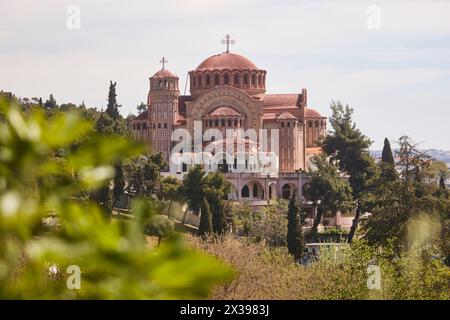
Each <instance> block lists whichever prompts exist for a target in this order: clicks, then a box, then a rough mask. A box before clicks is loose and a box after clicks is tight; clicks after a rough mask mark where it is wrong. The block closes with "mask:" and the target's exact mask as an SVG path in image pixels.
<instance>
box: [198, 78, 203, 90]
mask: <svg viewBox="0 0 450 320" xmlns="http://www.w3.org/2000/svg"><path fill="white" fill-rule="evenodd" d="M198 86H199V87H201V86H202V76H198Z"/></svg>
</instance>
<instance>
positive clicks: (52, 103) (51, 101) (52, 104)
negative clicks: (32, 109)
mask: <svg viewBox="0 0 450 320" xmlns="http://www.w3.org/2000/svg"><path fill="white" fill-rule="evenodd" d="M44 107H45V109H47V110H54V109H56V108H58V104H57V103H56V100H55V98H54V97H53V95H52V94H51V95H50V97H49V98H48V99H47V101H45V103H44Z"/></svg>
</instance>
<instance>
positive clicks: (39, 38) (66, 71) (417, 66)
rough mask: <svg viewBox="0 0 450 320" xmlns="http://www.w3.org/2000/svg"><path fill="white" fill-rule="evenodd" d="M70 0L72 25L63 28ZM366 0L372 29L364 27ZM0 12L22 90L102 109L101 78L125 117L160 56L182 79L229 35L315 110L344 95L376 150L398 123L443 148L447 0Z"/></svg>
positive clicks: (2, 63) (109, 3) (3, 81)
mask: <svg viewBox="0 0 450 320" xmlns="http://www.w3.org/2000/svg"><path fill="white" fill-rule="evenodd" d="M71 4H74V5H78V6H79V7H80V9H81V29H80V30H69V29H67V27H66V19H67V13H66V10H67V7H68V6H69V5H71ZM369 5H377V6H379V8H380V9H381V29H380V30H370V29H368V28H367V26H366V20H367V18H368V14H367V13H366V9H367V7H368V6H369ZM0 14H1V19H0V89H2V90H6V91H12V92H14V93H16V94H17V95H19V96H22V97H25V96H27V97H33V96H42V97H48V95H49V94H50V93H53V94H54V96H55V98H56V99H57V101H58V102H60V103H62V102H75V103H81V101H83V100H84V101H85V103H86V104H87V105H88V106H97V107H99V108H101V107H104V106H105V104H106V96H107V89H108V84H109V80H110V79H111V80H114V81H117V83H118V85H117V91H118V100H119V103H120V104H122V105H123V108H122V110H121V112H122V114H124V115H127V114H128V113H129V112H135V107H136V105H137V104H139V103H140V102H141V101H145V100H146V96H147V91H148V77H149V76H151V75H152V74H153V73H155V72H156V71H157V70H158V69H159V68H160V64H159V60H160V58H161V56H165V57H167V59H168V60H169V63H168V65H167V66H168V68H169V69H170V70H171V71H172V72H174V73H176V74H178V76H179V77H180V87H182V88H184V84H185V79H186V74H187V72H188V71H189V70H192V69H195V67H196V66H197V65H198V64H199V63H200V62H201V61H202V60H204V59H205V58H207V57H208V56H210V55H212V54H216V53H220V52H222V51H223V50H224V48H223V46H222V45H221V43H220V40H221V39H222V38H223V36H224V35H225V34H226V33H230V34H231V35H232V37H233V38H234V39H236V45H234V46H233V47H232V51H233V52H236V53H240V54H243V55H245V56H247V57H248V58H249V59H250V60H252V61H253V62H254V63H255V64H256V65H257V66H258V67H260V68H263V69H265V70H267V74H268V75H267V83H266V84H267V89H268V92H270V93H293V92H300V90H301V88H307V89H308V94H309V97H308V98H309V105H310V106H311V107H314V108H316V109H317V110H319V111H320V112H321V113H323V114H324V115H329V102H330V101H331V100H333V99H335V100H341V101H342V102H344V103H349V104H350V105H351V106H352V107H353V108H354V109H355V120H356V121H357V124H358V126H359V127H360V128H361V129H362V130H363V132H365V133H366V134H367V135H368V136H370V137H371V138H372V139H373V140H374V141H375V143H374V146H373V147H374V148H380V147H381V145H382V141H383V139H384V137H385V136H387V137H389V138H390V139H393V140H394V139H396V138H398V137H399V136H400V135H401V134H403V133H407V134H409V135H411V136H412V137H413V138H414V139H415V140H417V141H422V142H423V147H426V148H439V149H446V150H450V139H449V136H450V130H449V122H450V121H449V119H450V1H431V0H422V1H414V0H411V1H406V0H396V1H392V0H387V1H376V0H372V1H365V0H345V1H338V0H330V1H319V0H311V1H293V0H292V1H290V0H285V1H283V0H281V1H280V0H277V1H275V0H258V1H257V0H217V1H214V0H179V1H176V0H164V1H153V0H145V1H144V0H132V1H125V0H96V1H92V0H90V1H88V0H84V1H77V0H71V1H65V0H40V1H33V0H28V1H26V0H15V1H1V2H0Z"/></svg>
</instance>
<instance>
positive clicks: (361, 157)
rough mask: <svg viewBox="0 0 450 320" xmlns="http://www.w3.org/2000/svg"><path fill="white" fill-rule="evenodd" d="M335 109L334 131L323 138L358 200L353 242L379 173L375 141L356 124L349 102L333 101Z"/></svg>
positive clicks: (332, 117)
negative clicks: (371, 151)
mask: <svg viewBox="0 0 450 320" xmlns="http://www.w3.org/2000/svg"><path fill="white" fill-rule="evenodd" d="M331 110H332V116H331V118H330V124H331V127H332V129H333V131H332V132H330V133H329V134H328V135H327V136H326V137H325V138H324V139H323V140H322V141H321V147H322V149H323V151H324V152H325V154H327V155H328V156H330V157H331V161H332V162H334V161H336V162H337V165H338V168H339V170H340V171H342V172H345V173H347V174H348V175H349V183H350V186H351V188H352V193H353V197H354V199H355V200H356V201H357V204H358V205H357V206H356V214H355V218H354V219H353V224H352V227H351V230H350V232H349V235H348V241H349V242H352V240H353V236H354V235H355V232H356V229H357V227H358V224H359V218H360V216H361V212H362V210H363V209H364V208H365V205H366V203H365V201H364V200H365V199H364V196H363V195H364V193H365V192H367V191H368V190H369V189H370V187H371V184H372V182H373V180H372V179H373V178H374V177H375V174H376V167H375V163H374V161H373V159H372V157H371V156H370V154H369V150H368V149H369V147H370V145H371V144H372V141H370V139H369V138H367V137H366V136H365V135H364V134H363V133H362V132H361V131H360V130H359V129H357V128H356V124H355V123H354V122H353V120H352V114H353V109H352V108H350V107H349V106H348V105H347V106H346V107H345V108H344V107H343V105H342V104H341V103H340V102H334V101H333V102H332V103H331Z"/></svg>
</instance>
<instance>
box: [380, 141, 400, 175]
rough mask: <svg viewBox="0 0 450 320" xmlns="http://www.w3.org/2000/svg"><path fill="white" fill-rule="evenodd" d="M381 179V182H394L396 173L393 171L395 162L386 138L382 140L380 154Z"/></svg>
mask: <svg viewBox="0 0 450 320" xmlns="http://www.w3.org/2000/svg"><path fill="white" fill-rule="evenodd" d="M380 167H381V178H382V180H383V181H395V180H396V179H397V172H396V171H395V161H394V156H393V155H392V149H391V144H390V143H389V140H388V138H384V146H383V152H382V153H381V163H380Z"/></svg>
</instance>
